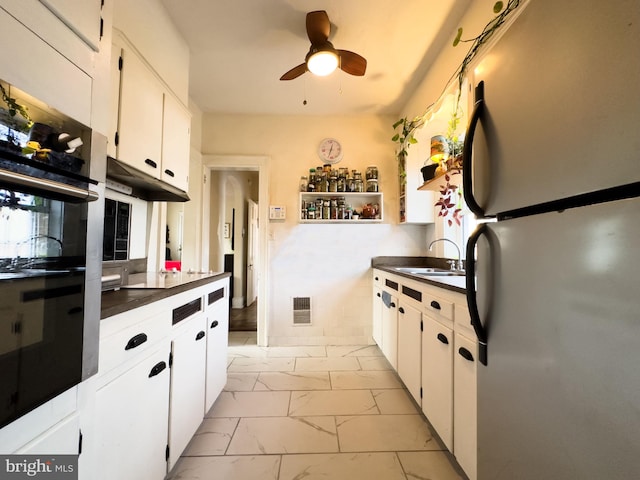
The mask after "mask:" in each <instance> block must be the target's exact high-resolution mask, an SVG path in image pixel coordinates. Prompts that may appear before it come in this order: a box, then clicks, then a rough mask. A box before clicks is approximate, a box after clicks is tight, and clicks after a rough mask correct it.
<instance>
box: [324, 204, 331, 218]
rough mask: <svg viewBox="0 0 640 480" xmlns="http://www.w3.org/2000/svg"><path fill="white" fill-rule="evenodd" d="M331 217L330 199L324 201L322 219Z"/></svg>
mask: <svg viewBox="0 0 640 480" xmlns="http://www.w3.org/2000/svg"><path fill="white" fill-rule="evenodd" d="M330 217H331V205H330V202H329V199H327V200H324V201H323V202H322V219H323V220H329V218H330Z"/></svg>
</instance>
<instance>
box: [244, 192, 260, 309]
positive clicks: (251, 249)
mask: <svg viewBox="0 0 640 480" xmlns="http://www.w3.org/2000/svg"><path fill="white" fill-rule="evenodd" d="M259 208H260V206H259V205H258V203H257V202H254V201H253V200H251V199H249V200H247V217H248V218H247V252H246V253H247V272H246V277H245V278H246V281H247V289H246V297H247V306H249V305H251V304H252V303H253V302H254V300H255V299H256V298H257V296H258V288H257V287H258V285H259V278H260V277H259V276H258V270H257V269H256V267H255V265H256V263H259V262H260V250H259V246H260V245H259V237H260V228H259V225H258V224H254V221H253V219H254V215H255V218H257V219H258V220H260V211H259ZM254 225H255V228H254ZM256 259H257V262H256Z"/></svg>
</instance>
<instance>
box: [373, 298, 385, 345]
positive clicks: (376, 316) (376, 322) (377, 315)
mask: <svg viewBox="0 0 640 480" xmlns="http://www.w3.org/2000/svg"><path fill="white" fill-rule="evenodd" d="M382 308H383V305H382V289H381V288H380V287H378V286H374V287H373V309H372V310H373V311H372V315H373V329H372V337H373V341H374V342H376V344H377V345H378V346H379V347H382Z"/></svg>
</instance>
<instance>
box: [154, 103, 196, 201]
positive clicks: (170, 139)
mask: <svg viewBox="0 0 640 480" xmlns="http://www.w3.org/2000/svg"><path fill="white" fill-rule="evenodd" d="M190 132H191V114H190V113H189V112H188V111H187V110H186V109H185V108H184V107H183V106H182V105H181V104H180V102H178V100H176V99H175V98H174V97H173V95H171V94H169V93H165V94H164V111H163V117H162V174H161V178H162V180H164V181H165V182H167V183H170V184H172V185H174V186H176V187H178V188H179V189H180V190H184V191H185V192H186V191H187V190H188V189H189V149H190V143H191V140H190V139H191V136H190V135H191V133H190Z"/></svg>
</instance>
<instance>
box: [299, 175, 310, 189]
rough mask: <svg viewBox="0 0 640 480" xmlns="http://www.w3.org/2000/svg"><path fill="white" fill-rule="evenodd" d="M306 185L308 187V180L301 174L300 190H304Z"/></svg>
mask: <svg viewBox="0 0 640 480" xmlns="http://www.w3.org/2000/svg"><path fill="white" fill-rule="evenodd" d="M308 187H309V182H308V180H307V177H305V176H304V175H303V176H302V177H300V191H301V192H306V191H307V188H308Z"/></svg>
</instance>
